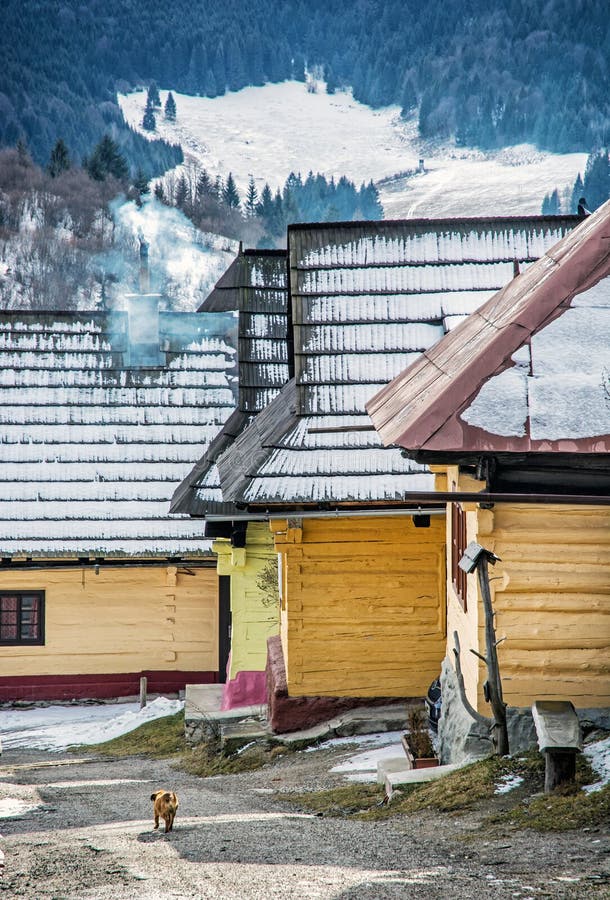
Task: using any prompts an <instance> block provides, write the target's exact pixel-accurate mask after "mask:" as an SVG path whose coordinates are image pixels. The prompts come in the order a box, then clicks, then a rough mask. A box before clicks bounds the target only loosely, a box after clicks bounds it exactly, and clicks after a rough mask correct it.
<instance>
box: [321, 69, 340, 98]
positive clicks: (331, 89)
mask: <svg viewBox="0 0 610 900" xmlns="http://www.w3.org/2000/svg"><path fill="white" fill-rule="evenodd" d="M324 75H325V77H326V93H327V94H334V93H335V91H336V90H337V88H338V87H339V82H338V81H337V77H336V75H335V73H334V71H333V69H332V68H331V66H326V67H325V69H324Z"/></svg>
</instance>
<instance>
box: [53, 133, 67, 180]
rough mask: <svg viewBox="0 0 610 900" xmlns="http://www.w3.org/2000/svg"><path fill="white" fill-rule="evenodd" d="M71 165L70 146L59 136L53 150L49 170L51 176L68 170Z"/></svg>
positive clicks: (55, 176)
mask: <svg viewBox="0 0 610 900" xmlns="http://www.w3.org/2000/svg"><path fill="white" fill-rule="evenodd" d="M71 165H72V164H71V162H70V155H69V153H68V148H67V147H66V145H65V144H64V142H63V140H62V139H61V138H59V139H58V140H57V142H56V143H55V146H54V147H53V149H52V150H51V156H50V157H49V163H48V165H47V172H48V173H49V175H50V176H51V178H57V176H58V175H61V173H62V172H67V171H68V169H69V168H70V166H71Z"/></svg>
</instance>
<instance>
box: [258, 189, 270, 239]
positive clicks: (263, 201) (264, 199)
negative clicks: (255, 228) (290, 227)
mask: <svg viewBox="0 0 610 900" xmlns="http://www.w3.org/2000/svg"><path fill="white" fill-rule="evenodd" d="M256 215H257V216H259V217H260V218H261V219H262V220H263V222H264V224H265V227H266V228H269V225H270V222H271V217H272V215H273V194H272V193H271V188H270V187H269V184H268V183H267V182H265V186H264V187H263V189H262V191H261V196H260V200H259V201H258V203H257V204H256Z"/></svg>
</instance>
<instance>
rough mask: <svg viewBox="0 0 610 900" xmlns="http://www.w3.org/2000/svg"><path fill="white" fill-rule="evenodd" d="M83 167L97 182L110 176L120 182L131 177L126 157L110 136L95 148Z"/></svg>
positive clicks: (106, 136) (104, 138)
mask: <svg viewBox="0 0 610 900" xmlns="http://www.w3.org/2000/svg"><path fill="white" fill-rule="evenodd" d="M83 167H84V168H85V169H86V170H87V172H88V173H89V175H90V176H91V178H93V179H94V180H95V181H104V180H105V179H106V178H107V177H108V175H112V177H113V178H116V179H117V180H118V181H125V180H126V179H127V178H128V177H129V169H128V168H127V162H126V161H125V157H124V156H123V154H122V153H121V151H120V150H119V145H118V144H117V143H116V141H113V140H112V138H111V137H110V135H108V134H105V135H104V137H103V138H102V139H101V141H100V142H99V144H97V145H96V147H94V149H93V152H92V154H91V156H90V157H89V158H88V159H87V160H86V164H85V162H83Z"/></svg>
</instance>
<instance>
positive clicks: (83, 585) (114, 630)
mask: <svg viewBox="0 0 610 900" xmlns="http://www.w3.org/2000/svg"><path fill="white" fill-rule="evenodd" d="M191 571H192V572H194V573H195V574H193V575H186V574H181V573H180V572H179V571H178V572H177V570H176V568H174V567H170V568H166V567H152V566H151V567H149V568H118V567H117V568H110V567H109V568H106V567H105V566H102V567H100V570H99V575H96V574H95V573H94V571H93V570H91V569H87V570H84V569H70V570H65V569H64V570H57V571H52V570H39V571H36V572H33V571H32V572H23V571H22V572H20V571H16V570H15V571H13V572H10V571H5V572H2V573H0V587H1V588H2V589H3V590H44V591H45V644H44V646H37V647H23V646H21V647H2V646H0V672H1V674H2V675H4V676H18V675H77V674H81V675H87V674H112V673H122V672H140V671H143V670H150V669H152V670H165V671H214V670H217V669H218V587H217V583H218V579H217V577H216V571H215V570H214V568H205V569H202V568H199V569H192V570H191Z"/></svg>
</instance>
